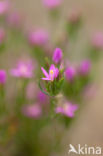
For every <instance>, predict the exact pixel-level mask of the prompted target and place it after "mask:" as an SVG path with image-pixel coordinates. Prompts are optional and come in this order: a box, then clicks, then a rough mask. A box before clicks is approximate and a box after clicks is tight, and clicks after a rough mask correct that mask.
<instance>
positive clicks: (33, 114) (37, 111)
mask: <svg viewBox="0 0 103 156" xmlns="http://www.w3.org/2000/svg"><path fill="white" fill-rule="evenodd" d="M22 112H23V114H24V115H25V116H27V117H30V118H35V119H38V118H40V116H41V114H42V109H41V107H40V105H38V104H34V105H27V106H24V107H23V109H22Z"/></svg>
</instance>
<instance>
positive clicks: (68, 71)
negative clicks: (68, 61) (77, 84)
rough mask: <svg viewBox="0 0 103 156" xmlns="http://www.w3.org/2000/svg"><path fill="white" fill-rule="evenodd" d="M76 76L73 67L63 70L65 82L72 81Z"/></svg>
mask: <svg viewBox="0 0 103 156" xmlns="http://www.w3.org/2000/svg"><path fill="white" fill-rule="evenodd" d="M75 75H76V70H75V68H74V67H68V68H67V69H66V70H65V77H66V80H68V81H72V80H73V79H74V77H75Z"/></svg>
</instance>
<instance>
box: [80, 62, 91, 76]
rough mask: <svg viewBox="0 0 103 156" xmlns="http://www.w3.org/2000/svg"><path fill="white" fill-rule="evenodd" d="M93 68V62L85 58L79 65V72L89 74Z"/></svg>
mask: <svg viewBox="0 0 103 156" xmlns="http://www.w3.org/2000/svg"><path fill="white" fill-rule="evenodd" d="M90 69H91V62H90V61H89V60H85V61H83V62H82V63H81V65H80V67H79V72H80V74H81V75H87V74H88V73H89V72H90Z"/></svg>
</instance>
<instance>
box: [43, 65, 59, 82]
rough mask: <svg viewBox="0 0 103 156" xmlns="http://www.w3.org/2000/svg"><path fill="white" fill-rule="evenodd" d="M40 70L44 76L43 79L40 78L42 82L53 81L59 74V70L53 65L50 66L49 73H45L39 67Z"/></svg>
mask: <svg viewBox="0 0 103 156" xmlns="http://www.w3.org/2000/svg"><path fill="white" fill-rule="evenodd" d="M41 70H42V72H43V74H44V75H45V78H42V80H47V81H54V79H55V78H57V77H58V74H59V69H58V68H56V67H55V66H54V64H52V65H51V66H50V69H49V73H47V72H46V70H45V69H44V68H43V67H41Z"/></svg>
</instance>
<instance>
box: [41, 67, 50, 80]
mask: <svg viewBox="0 0 103 156" xmlns="http://www.w3.org/2000/svg"><path fill="white" fill-rule="evenodd" d="M41 70H42V72H43V74H44V75H45V76H46V77H47V78H49V74H48V73H47V72H46V70H45V69H44V68H43V67H41Z"/></svg>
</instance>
